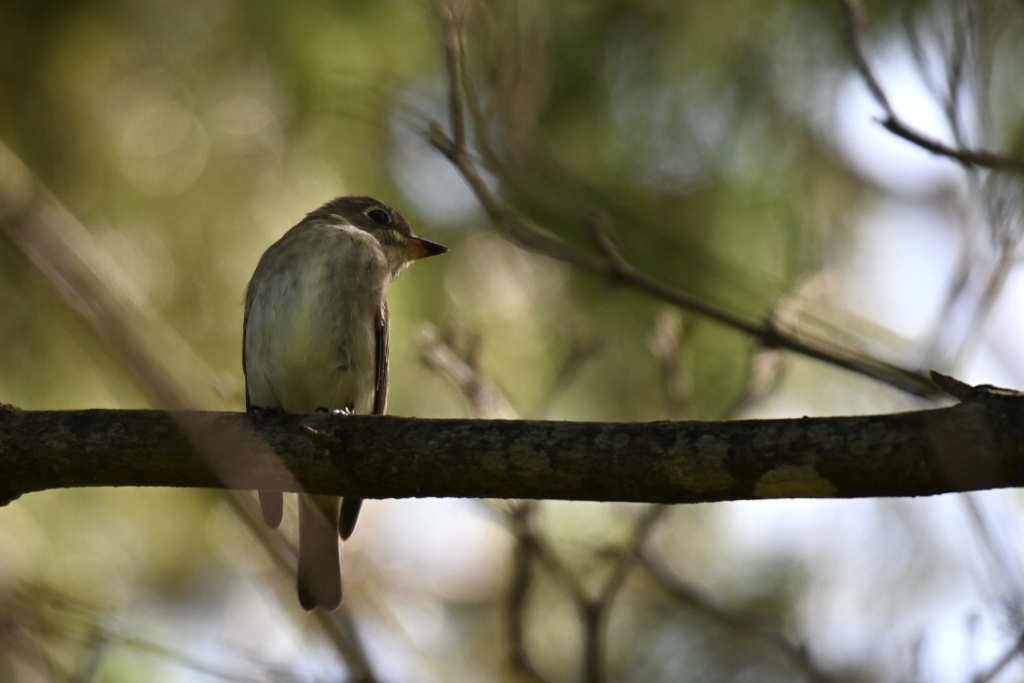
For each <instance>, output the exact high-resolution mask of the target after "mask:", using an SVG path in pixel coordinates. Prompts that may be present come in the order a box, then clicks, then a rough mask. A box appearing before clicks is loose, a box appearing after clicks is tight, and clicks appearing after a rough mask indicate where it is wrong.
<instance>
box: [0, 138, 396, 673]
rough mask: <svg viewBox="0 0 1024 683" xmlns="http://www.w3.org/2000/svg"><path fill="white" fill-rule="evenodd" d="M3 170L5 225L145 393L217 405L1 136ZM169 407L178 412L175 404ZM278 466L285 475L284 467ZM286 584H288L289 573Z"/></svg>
mask: <svg viewBox="0 0 1024 683" xmlns="http://www.w3.org/2000/svg"><path fill="white" fill-rule="evenodd" d="M0 178H3V179H4V182H2V183H0V229H2V230H4V231H5V232H6V234H7V235H8V236H9V237H10V238H11V240H12V241H13V242H14V243H15V244H16V245H18V247H19V248H20V249H21V250H22V251H23V252H24V254H25V256H26V257H27V258H28V259H29V260H30V261H31V262H32V263H33V265H35V267H36V268H37V269H38V270H39V271H40V272H41V273H42V274H43V275H45V276H46V278H47V280H48V281H49V282H50V284H51V285H52V286H53V288H54V289H55V290H56V291H57V292H58V293H59V294H60V296H61V297H62V299H63V300H64V301H65V303H66V304H67V305H68V307H69V308H71V309H72V310H74V311H75V312H76V313H77V314H78V315H80V316H81V317H82V318H83V319H84V320H85V321H86V322H87V323H88V324H89V325H90V327H92V329H93V332H94V333H95V334H96V335H97V336H98V337H99V338H100V339H102V340H103V342H104V346H105V348H106V349H107V350H108V352H109V353H110V354H111V355H113V356H115V358H116V359H117V361H118V363H119V365H120V367H121V368H123V369H124V370H125V371H126V372H128V373H130V374H131V376H132V377H133V378H134V380H135V385H136V387H137V388H138V390H139V392H140V393H141V394H142V395H144V396H146V397H147V399H148V400H149V402H150V403H152V404H153V405H156V406H160V407H162V408H166V409H168V411H172V410H174V409H178V410H181V409H184V408H189V407H197V406H206V405H210V404H215V403H216V402H217V401H218V399H217V397H216V393H215V387H214V386H212V385H211V382H210V378H212V377H213V376H214V373H213V372H212V371H211V370H210V368H208V367H206V365H205V364H204V363H203V362H202V360H200V359H199V357H198V356H197V355H196V354H195V353H193V352H192V351H191V349H189V347H188V344H187V343H186V342H185V341H184V340H183V339H182V338H181V336H180V335H179V334H178V333H177V331H176V330H174V329H173V328H171V327H170V326H168V325H166V324H165V323H163V322H162V321H161V320H160V319H159V318H158V317H157V316H155V315H154V314H153V313H152V312H151V311H149V310H148V309H147V308H146V305H145V302H144V301H142V299H141V298H140V297H133V296H132V295H131V292H132V291H133V287H132V283H131V280H130V278H129V277H127V275H125V274H124V273H122V272H121V271H120V270H119V268H118V265H117V263H116V261H115V260H114V259H112V258H111V257H110V256H109V255H108V254H106V253H104V252H103V250H102V249H101V248H100V247H99V246H98V245H97V244H96V242H95V241H94V240H93V239H92V236H91V235H90V234H89V231H88V230H87V229H86V227H85V226H83V225H82V224H81V223H80V222H79V221H78V220H77V219H76V218H75V217H74V216H73V215H72V214H71V212H70V211H68V210H67V209H66V208H65V207H64V206H63V205H62V204H61V203H60V201H59V200H58V199H57V198H56V197H55V196H54V195H53V194H52V193H51V192H50V191H49V190H48V189H47V188H46V187H45V186H44V185H43V184H42V182H41V181H40V180H39V179H38V178H36V177H35V176H34V175H33V174H32V172H31V171H30V170H29V169H28V168H27V167H26V166H25V165H24V164H23V163H22V162H21V160H20V159H18V158H17V156H15V155H14V153H13V152H12V151H11V150H10V149H9V148H8V147H7V146H6V145H4V144H3V143H0ZM165 414H166V415H171V416H173V415H174V414H175V413H174V412H167V413H165ZM87 419H88V418H87ZM174 425H175V431H176V432H180V433H182V434H184V435H186V437H187V440H188V442H189V443H190V447H191V448H193V449H195V452H197V453H198V454H200V456H201V460H202V461H203V462H204V463H205V465H204V466H209V465H212V466H213V467H214V468H215V469H216V467H217V464H216V463H217V462H218V461H219V459H220V457H221V455H222V454H221V453H220V451H219V446H218V444H217V443H216V437H215V436H214V435H213V434H211V433H209V432H206V431H204V430H203V429H196V428H195V425H194V424H192V423H190V422H189V421H188V420H182V421H178V422H175V423H174ZM44 431H47V430H46V429H44ZM49 433H50V434H51V435H53V434H54V433H55V432H53V431H49ZM148 446H149V447H147V448H145V449H144V450H145V451H149V452H150V454H152V453H154V452H158V451H159V448H158V446H157V444H156V443H154V442H150V443H149V444H148ZM84 448H85V447H84V446H83V445H81V444H80V445H79V447H78V448H76V449H75V451H76V455H80V454H81V450H80V449H84ZM254 448H255V449H258V447H256V446H254ZM29 454H30V455H29V457H30V458H32V457H35V456H37V455H40V454H41V453H40V451H38V450H35V449H30V451H29ZM76 455H72V456H70V457H72V458H75V457H76ZM270 457H271V458H273V456H272V455H271V456H270ZM37 462H38V461H37ZM109 465H110V463H109V462H106V463H104V464H100V465H99V469H100V470H105V469H106V468H107V466H109ZM149 467H153V468H155V467H156V466H155V463H154V462H151V463H150V465H149ZM217 471H218V474H217V475H216V476H217V478H221V479H222V480H224V481H230V480H231V479H232V478H233V477H234V476H236V473H235V472H232V471H231V470H230V468H228V469H224V468H221V469H220V470H217ZM5 474H7V481H13V477H14V475H13V473H10V472H6V473H5ZM282 475H283V476H286V477H287V474H286V473H284V472H282ZM227 500H228V501H229V502H231V503H232V509H233V510H234V511H235V512H236V514H237V515H238V517H239V518H240V519H241V520H242V522H243V523H244V524H245V526H246V527H248V529H249V531H250V532H251V533H252V534H253V536H254V537H255V538H257V539H259V540H260V542H261V543H262V544H263V546H264V548H265V550H266V551H267V554H268V556H269V557H270V559H271V560H272V562H273V563H274V565H275V566H276V567H277V568H278V570H279V571H281V572H282V573H283V574H284V575H286V576H291V577H294V575H295V567H296V563H295V549H294V547H291V546H289V545H288V544H287V543H286V542H284V540H283V538H281V537H280V536H279V535H278V534H276V533H274V532H271V531H269V530H268V529H266V527H265V525H264V524H263V522H262V518H261V516H260V513H259V510H258V509H257V508H256V506H255V505H254V503H253V500H252V499H251V496H249V495H248V494H244V493H236V492H232V493H231V494H230V495H229V496H228V498H227ZM286 583H287V584H291V583H292V580H291V579H290V580H289V581H287V582H286ZM281 599H282V601H283V602H284V604H292V603H293V601H294V596H293V595H292V594H291V591H290V590H288V591H287V595H281ZM316 619H317V620H318V622H319V623H320V625H321V627H322V629H323V632H324V633H325V634H326V635H327V637H328V638H329V639H330V640H331V641H332V643H333V644H334V645H335V647H336V648H337V650H338V652H339V654H341V655H342V656H343V657H344V658H345V660H346V662H347V664H348V666H349V670H350V672H351V674H352V676H353V680H356V681H363V682H366V683H371V682H372V681H375V680H377V678H376V676H375V674H374V673H373V670H372V668H371V667H370V664H369V660H368V658H367V656H366V653H365V651H364V650H363V645H362V642H361V640H360V638H359V635H358V632H357V631H356V629H355V627H354V624H353V623H352V621H351V619H350V617H349V616H348V614H347V613H346V612H345V611H344V610H342V611H340V612H338V613H337V614H335V615H333V616H332V615H329V614H324V613H323V612H318V613H317V615H316Z"/></svg>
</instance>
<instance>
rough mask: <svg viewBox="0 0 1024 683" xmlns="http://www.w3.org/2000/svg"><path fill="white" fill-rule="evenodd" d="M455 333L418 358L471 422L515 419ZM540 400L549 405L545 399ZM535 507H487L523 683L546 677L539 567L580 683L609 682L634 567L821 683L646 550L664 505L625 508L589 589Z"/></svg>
mask: <svg viewBox="0 0 1024 683" xmlns="http://www.w3.org/2000/svg"><path fill="white" fill-rule="evenodd" d="M666 324H667V323H666ZM456 336H458V335H457V334H456V332H455V331H454V330H452V331H450V332H449V333H448V334H446V335H445V336H444V337H442V336H441V335H439V334H437V332H436V331H434V330H433V329H431V328H428V329H426V330H424V332H423V333H422V334H421V335H420V346H421V353H422V354H423V357H424V360H426V362H427V363H428V364H429V365H430V366H431V367H433V368H434V369H435V370H436V371H437V372H439V373H440V374H441V375H442V376H444V377H445V378H446V379H447V380H448V381H449V382H451V383H452V384H453V385H455V386H456V388H458V389H459V391H460V393H461V394H462V396H463V398H464V399H465V400H466V402H467V403H468V404H469V406H470V410H471V412H472V413H473V414H474V415H475V416H477V417H478V418H482V419H515V417H516V415H515V413H514V411H513V409H512V408H511V407H510V406H509V404H508V401H507V399H505V398H504V396H503V394H502V392H501V390H500V389H499V388H498V387H497V386H496V385H494V383H493V382H491V381H490V380H489V379H488V378H487V377H486V376H485V375H484V374H483V372H482V370H481V368H480V367H479V365H478V354H477V344H478V343H479V340H474V342H473V343H472V344H471V345H470V346H469V347H468V348H467V349H465V350H464V351H462V352H460V351H459V350H458V349H457V348H456V347H455V346H453V345H452V344H451V343H450V342H451V341H452V340H453V339H454V338H455V337H456ZM575 348H576V349H577V351H575V352H573V353H570V354H569V356H568V357H567V359H566V361H565V363H564V365H563V368H562V371H561V372H559V373H558V374H557V375H556V377H557V379H556V381H555V383H554V384H553V386H552V393H553V394H554V393H558V392H559V391H560V390H561V388H562V384H563V383H566V382H569V381H571V379H570V378H571V377H572V376H573V375H574V374H575V372H576V371H577V370H578V368H579V366H580V364H582V363H584V362H585V361H586V359H587V358H588V357H590V356H591V354H592V353H593V350H594V346H593V345H589V344H582V345H579V346H577V347H575ZM675 350H678V348H676V349H675ZM662 352H663V353H664V354H668V353H669V349H667V348H663V349H662ZM545 403H546V404H549V403H550V400H548V401H546V402H545ZM541 505H544V503H543V502H542V501H535V500H509V501H506V502H505V503H503V504H492V507H493V508H494V509H495V510H497V511H498V512H499V513H501V514H502V516H503V517H504V518H505V520H506V524H507V526H508V528H509V529H510V531H511V533H512V536H513V538H514V539H515V550H514V561H513V570H512V576H511V579H510V581H509V594H508V602H507V615H508V625H507V629H508V636H509V641H510V642H509V654H510V657H511V663H512V666H513V668H514V669H515V670H516V671H518V672H519V673H521V674H522V675H524V676H526V677H527V678H528V679H529V680H532V681H534V682H535V683H547V682H548V681H550V680H551V679H550V678H549V677H547V676H545V675H544V674H543V673H542V672H541V670H540V668H538V666H537V664H536V663H535V662H534V659H533V657H532V656H531V655H530V652H529V645H528V635H527V634H528V627H527V624H528V623H529V610H530V606H531V604H532V603H531V593H532V589H533V588H534V586H535V584H536V581H537V577H536V572H537V570H538V569H541V568H542V569H543V570H544V571H546V573H547V575H548V576H550V577H551V579H552V580H553V581H554V582H555V583H556V584H557V585H558V587H559V589H560V591H561V594H562V596H563V597H566V598H568V599H569V600H570V601H571V602H572V604H573V607H574V608H575V611H576V614H577V617H578V619H579V627H580V629H581V631H582V635H581V639H582V644H581V646H580V664H579V680H581V681H584V682H586V683H599V682H601V681H606V680H609V679H610V678H611V676H610V675H609V672H608V662H607V659H608V656H609V654H608V647H609V644H608V642H607V639H608V628H609V622H610V620H611V618H612V612H613V610H614V608H615V606H616V602H617V598H618V596H619V594H620V592H621V591H622V589H623V586H624V584H625V582H626V580H627V578H628V577H629V576H630V574H632V573H633V572H634V570H635V569H637V568H643V569H645V570H646V571H647V572H648V573H649V575H650V576H651V578H652V579H654V580H655V581H656V582H657V583H659V584H660V585H661V588H662V589H663V590H664V591H665V592H666V593H668V594H669V595H671V596H673V598H674V599H676V600H677V601H678V602H680V603H681V604H682V605H684V606H685V607H686V608H687V609H690V610H693V611H695V612H697V613H700V614H703V615H705V616H707V617H710V618H712V619H714V620H716V621H718V622H720V623H722V624H724V625H725V626H726V628H729V629H732V630H734V631H736V632H737V633H742V634H749V635H751V636H753V637H755V638H759V639H762V640H763V641H765V642H766V643H768V644H769V645H771V646H772V647H775V648H777V649H778V650H779V651H780V652H781V653H782V654H783V655H784V656H785V657H786V658H787V659H789V660H790V661H791V662H792V663H793V664H794V665H795V666H796V667H797V668H798V669H799V670H800V671H801V672H802V673H803V674H804V675H805V676H806V677H807V680H808V681H821V680H824V679H823V678H821V677H820V676H819V675H818V672H817V671H816V668H815V665H814V663H813V662H812V660H811V657H810V655H809V653H808V652H807V651H806V649H805V648H804V647H802V646H796V645H793V644H792V643H790V642H789V640H787V639H786V638H785V637H784V636H783V635H782V634H781V633H778V632H776V631H775V630H774V629H773V628H772V627H771V626H770V625H768V624H766V623H762V622H760V621H759V620H757V619H756V618H755V617H754V616H753V615H748V614H744V613H743V612H741V611H738V610H732V609H729V608H726V607H724V606H722V605H721V604H719V603H718V601H716V600H715V599H713V598H712V597H710V596H709V595H706V594H705V592H704V591H703V590H701V589H700V588H698V587H697V586H695V585H692V584H690V583H688V582H686V581H684V580H682V579H680V578H678V577H675V576H672V575H671V572H670V570H669V569H668V568H667V567H666V566H665V565H664V563H663V561H662V560H661V559H659V558H657V557H656V556H655V555H654V554H652V552H651V551H649V550H648V549H646V545H647V540H648V539H649V537H650V535H651V533H652V532H653V531H654V529H655V526H656V525H657V524H658V523H659V522H660V521H662V520H663V519H664V517H665V516H666V513H667V512H668V511H669V510H670V508H668V507H666V506H663V505H649V506H644V507H642V508H640V509H639V510H636V511H631V512H633V514H631V515H630V519H631V521H632V531H631V534H630V539H631V540H630V541H629V543H628V544H626V546H625V547H616V546H609V547H607V548H603V549H598V550H597V551H596V554H597V555H598V556H599V557H600V558H601V559H602V560H603V562H605V563H610V565H611V566H610V568H609V569H607V570H606V576H607V578H606V579H605V581H604V583H603V584H602V585H600V586H598V588H597V589H596V590H588V589H587V588H586V587H585V586H584V583H583V581H582V579H581V577H580V576H578V575H577V574H578V570H576V569H574V568H573V567H572V566H571V565H570V564H569V563H568V562H566V561H564V560H563V559H562V558H561V557H560V556H559V554H558V553H557V552H556V551H555V549H554V548H552V547H551V545H550V542H549V541H548V540H547V538H546V532H545V531H544V527H543V525H542V524H541V523H540V520H539V519H538V512H539V507H540V506H541Z"/></svg>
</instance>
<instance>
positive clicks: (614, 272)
mask: <svg viewBox="0 0 1024 683" xmlns="http://www.w3.org/2000/svg"><path fill="white" fill-rule="evenodd" d="M445 18H446V19H447V20H450V18H449V17H448V16H447V15H446V17H445ZM451 33H452V32H451V31H447V32H446V35H449V34H451ZM455 35H457V33H456V34H455ZM446 47H447V50H448V51H449V53H451V54H450V56H449V57H448V65H449V68H450V69H456V70H461V67H462V58H461V55H460V54H459V51H460V50H461V49H462V45H461V44H457V43H455V42H449V43H448V44H447V45H446ZM463 81H464V79H463V76H461V75H460V76H459V77H458V78H455V79H451V80H450V82H449V102H450V105H451V106H452V107H453V108H455V109H457V110H459V111H460V112H465V99H464V95H465V93H464V92H463V91H462V90H461V89H460V88H461V87H463V86H462V85H461V84H463ZM475 130H476V132H477V136H476V139H477V146H478V147H479V148H480V149H481V150H483V152H484V155H485V157H489V156H492V155H493V150H491V148H490V145H489V142H488V139H487V138H488V136H487V134H486V130H485V129H483V128H481V126H480V125H479V124H477V125H476V126H475ZM427 136H428V139H429V142H430V144H431V145H432V146H433V147H434V148H435V149H437V150H438V151H439V152H441V154H443V155H444V156H445V157H446V158H447V159H448V160H449V161H450V162H451V163H452V165H453V166H454V167H455V168H456V170H458V172H459V174H460V175H461V176H462V178H463V180H465V182H466V184H467V185H469V188H470V190H471V191H472V192H473V194H474V195H475V196H476V199H477V201H478V202H480V205H481V207H482V208H483V210H484V212H485V213H486V214H487V215H488V217H489V218H490V219H491V222H492V223H493V224H494V225H495V226H496V227H497V228H498V229H499V230H501V231H502V232H503V233H504V234H505V235H506V237H508V238H509V239H510V240H512V241H513V242H515V243H517V244H518V245H519V246H521V247H523V248H525V249H528V250H531V251H535V252H538V253H541V254H544V255H546V256H548V257H550V258H553V259H555V260H557V261H561V262H563V263H567V264H569V265H571V266H574V267H575V268H577V269H579V270H582V271H585V272H589V273H591V274H594V275H598V276H600V277H603V278H605V279H608V280H612V281H614V282H616V283H618V284H620V285H622V286H625V287H629V288H631V289H634V290H637V291H639V292H643V293H645V294H647V295H648V296H651V297H653V298H655V299H658V300H660V301H663V302H666V303H669V304H671V305H673V306H676V307H678V308H681V309H683V310H687V311H691V312H693V313H696V314H698V315H701V316H703V317H705V318H709V319H711V320H714V321H716V322H718V323H720V324H722V325H724V326H726V327H729V328H732V329H734V330H737V331H738V332H741V333H743V334H745V335H747V336H750V337H752V338H754V339H757V340H758V341H760V342H761V344H763V345H764V346H765V347H768V348H779V349H785V350H788V351H792V352H794V353H797V354H800V355H803V356H807V357H809V358H814V359H816V360H820V361H823V362H825V363H829V364H831V365H834V366H837V367H841V368H844V369H846V370H850V371H852V372H856V373H858V374H861V375H864V376H867V377H870V378H872V379H875V380H877V381H880V382H883V383H886V384H888V385H890V386H893V387H896V388H897V389H900V390H901V391H906V392H909V393H911V394H915V395H918V396H922V397H935V396H936V395H937V391H936V388H935V386H934V385H933V384H932V383H931V380H929V378H928V377H927V376H926V375H925V374H924V373H922V372H918V371H915V370H909V369H906V368H902V367H899V366H897V365H894V364H891V363H886V362H884V361H880V360H877V359H874V358H869V357H866V356H864V355H862V354H858V353H856V352H853V351H850V350H847V349H841V348H838V347H836V346H834V345H832V344H829V343H828V342H825V341H823V340H816V339H801V338H797V337H796V336H794V335H793V334H790V333H788V332H786V331H783V330H781V329H779V327H778V326H777V325H776V324H775V323H774V322H773V321H771V320H768V321H766V322H763V323H756V322H751V321H750V320H747V319H745V318H743V317H741V316H738V315H735V314H733V313H730V312H728V311H725V310H723V309H721V308H718V307H717V306H714V305H712V304H710V303H708V302H707V301H704V300H702V299H699V298H697V297H694V296H691V295H689V294H686V293H685V292H682V291H680V290H678V289H675V288H673V287H670V286H668V285H666V284H664V283H662V282H659V281H658V280H656V279H654V278H652V277H650V276H648V275H646V274H644V273H643V272H641V271H639V270H638V269H637V268H636V267H635V266H633V265H632V264H631V263H629V262H628V261H627V260H626V259H625V257H624V256H622V255H621V253H619V252H618V251H617V250H616V249H615V248H614V245H613V244H612V243H611V242H610V240H609V239H608V238H607V236H606V235H605V234H604V227H603V226H601V225H599V224H597V223H593V224H592V226H591V229H592V234H593V237H594V239H595V241H596V242H597V244H598V248H599V250H600V251H601V254H600V255H595V254H592V253H589V252H587V251H584V250H581V249H579V248H577V247H575V246H573V245H571V244H568V243H566V242H564V241H563V240H561V239H559V238H558V237H556V236H555V235H552V234H551V233H548V232H546V231H544V230H542V229H541V228H540V227H538V226H537V225H535V224H534V223H532V222H530V221H528V220H527V219H525V218H523V217H522V216H520V215H519V214H517V213H516V212H514V211H513V210H512V209H511V208H509V207H508V206H507V205H506V204H505V202H503V201H502V200H501V199H499V198H498V196H497V195H496V194H495V192H494V191H493V190H492V189H491V187H490V186H489V185H488V184H487V182H486V181H485V180H484V178H483V175H482V174H481V172H480V168H479V166H478V164H477V161H476V159H475V158H474V155H473V154H472V153H471V152H470V151H469V149H468V148H467V147H466V145H465V143H464V142H463V143H459V141H457V140H456V139H454V138H452V137H450V136H448V135H446V134H445V133H444V131H443V130H442V129H441V126H439V125H438V124H436V123H432V124H430V125H429V126H428V130H427ZM491 163H497V161H496V159H492V161H491Z"/></svg>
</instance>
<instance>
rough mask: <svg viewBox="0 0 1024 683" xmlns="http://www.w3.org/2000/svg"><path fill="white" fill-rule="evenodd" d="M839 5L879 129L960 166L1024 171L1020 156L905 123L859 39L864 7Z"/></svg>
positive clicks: (843, 0) (852, 1) (847, 1)
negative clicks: (952, 140)
mask: <svg viewBox="0 0 1024 683" xmlns="http://www.w3.org/2000/svg"><path fill="white" fill-rule="evenodd" d="M840 4H841V5H842V7H843V11H844V13H845V15H846V27H847V30H848V35H849V38H850V45H851V47H852V48H853V58H854V61H855V62H856V64H857V71H858V72H860V76H861V78H862V79H863V80H864V85H866V86H867V88H868V90H869V91H870V92H871V95H872V96H873V97H874V98H875V101H876V102H878V104H879V106H880V107H882V110H883V111H884V112H885V116H884V117H883V118H881V119H879V123H881V124H882V127H883V128H885V129H886V130H887V131H889V132H890V133H892V134H893V135H896V136H897V137H901V138H903V139H904V140H906V141H907V142H910V143H913V144H914V145H917V146H918V147H920V148H921V149H923V150H925V151H928V152H931V153H932V154H936V155H938V156H943V157H946V158H948V159H953V160H955V161H958V162H959V163H961V164H963V165H964V166H976V167H979V168H988V169H992V170H994V171H1009V172H1012V173H1021V174H1024V160H1022V159H1014V158H1011V157H1007V156H1004V155H1001V154H996V153H994V152H988V151H985V150H977V149H967V148H957V147H952V146H950V145H947V144H945V143H943V142H940V141H938V140H936V139H934V138H932V137H929V136H927V135H925V134H924V133H921V132H919V131H917V130H916V129H914V128H913V127H912V126H910V125H909V124H907V123H905V122H904V121H903V120H902V119H901V118H900V117H899V116H898V115H897V114H896V110H895V109H894V108H893V106H892V103H891V102H889V98H888V96H886V94H885V90H884V89H883V88H882V85H881V83H879V81H878V78H877V77H876V76H875V73H874V71H873V70H872V68H871V65H870V64H869V63H868V59H867V51H866V50H865V49H864V38H863V36H864V29H865V26H866V24H867V21H866V18H865V16H864V9H863V8H862V7H861V5H860V2H858V0H840Z"/></svg>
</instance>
